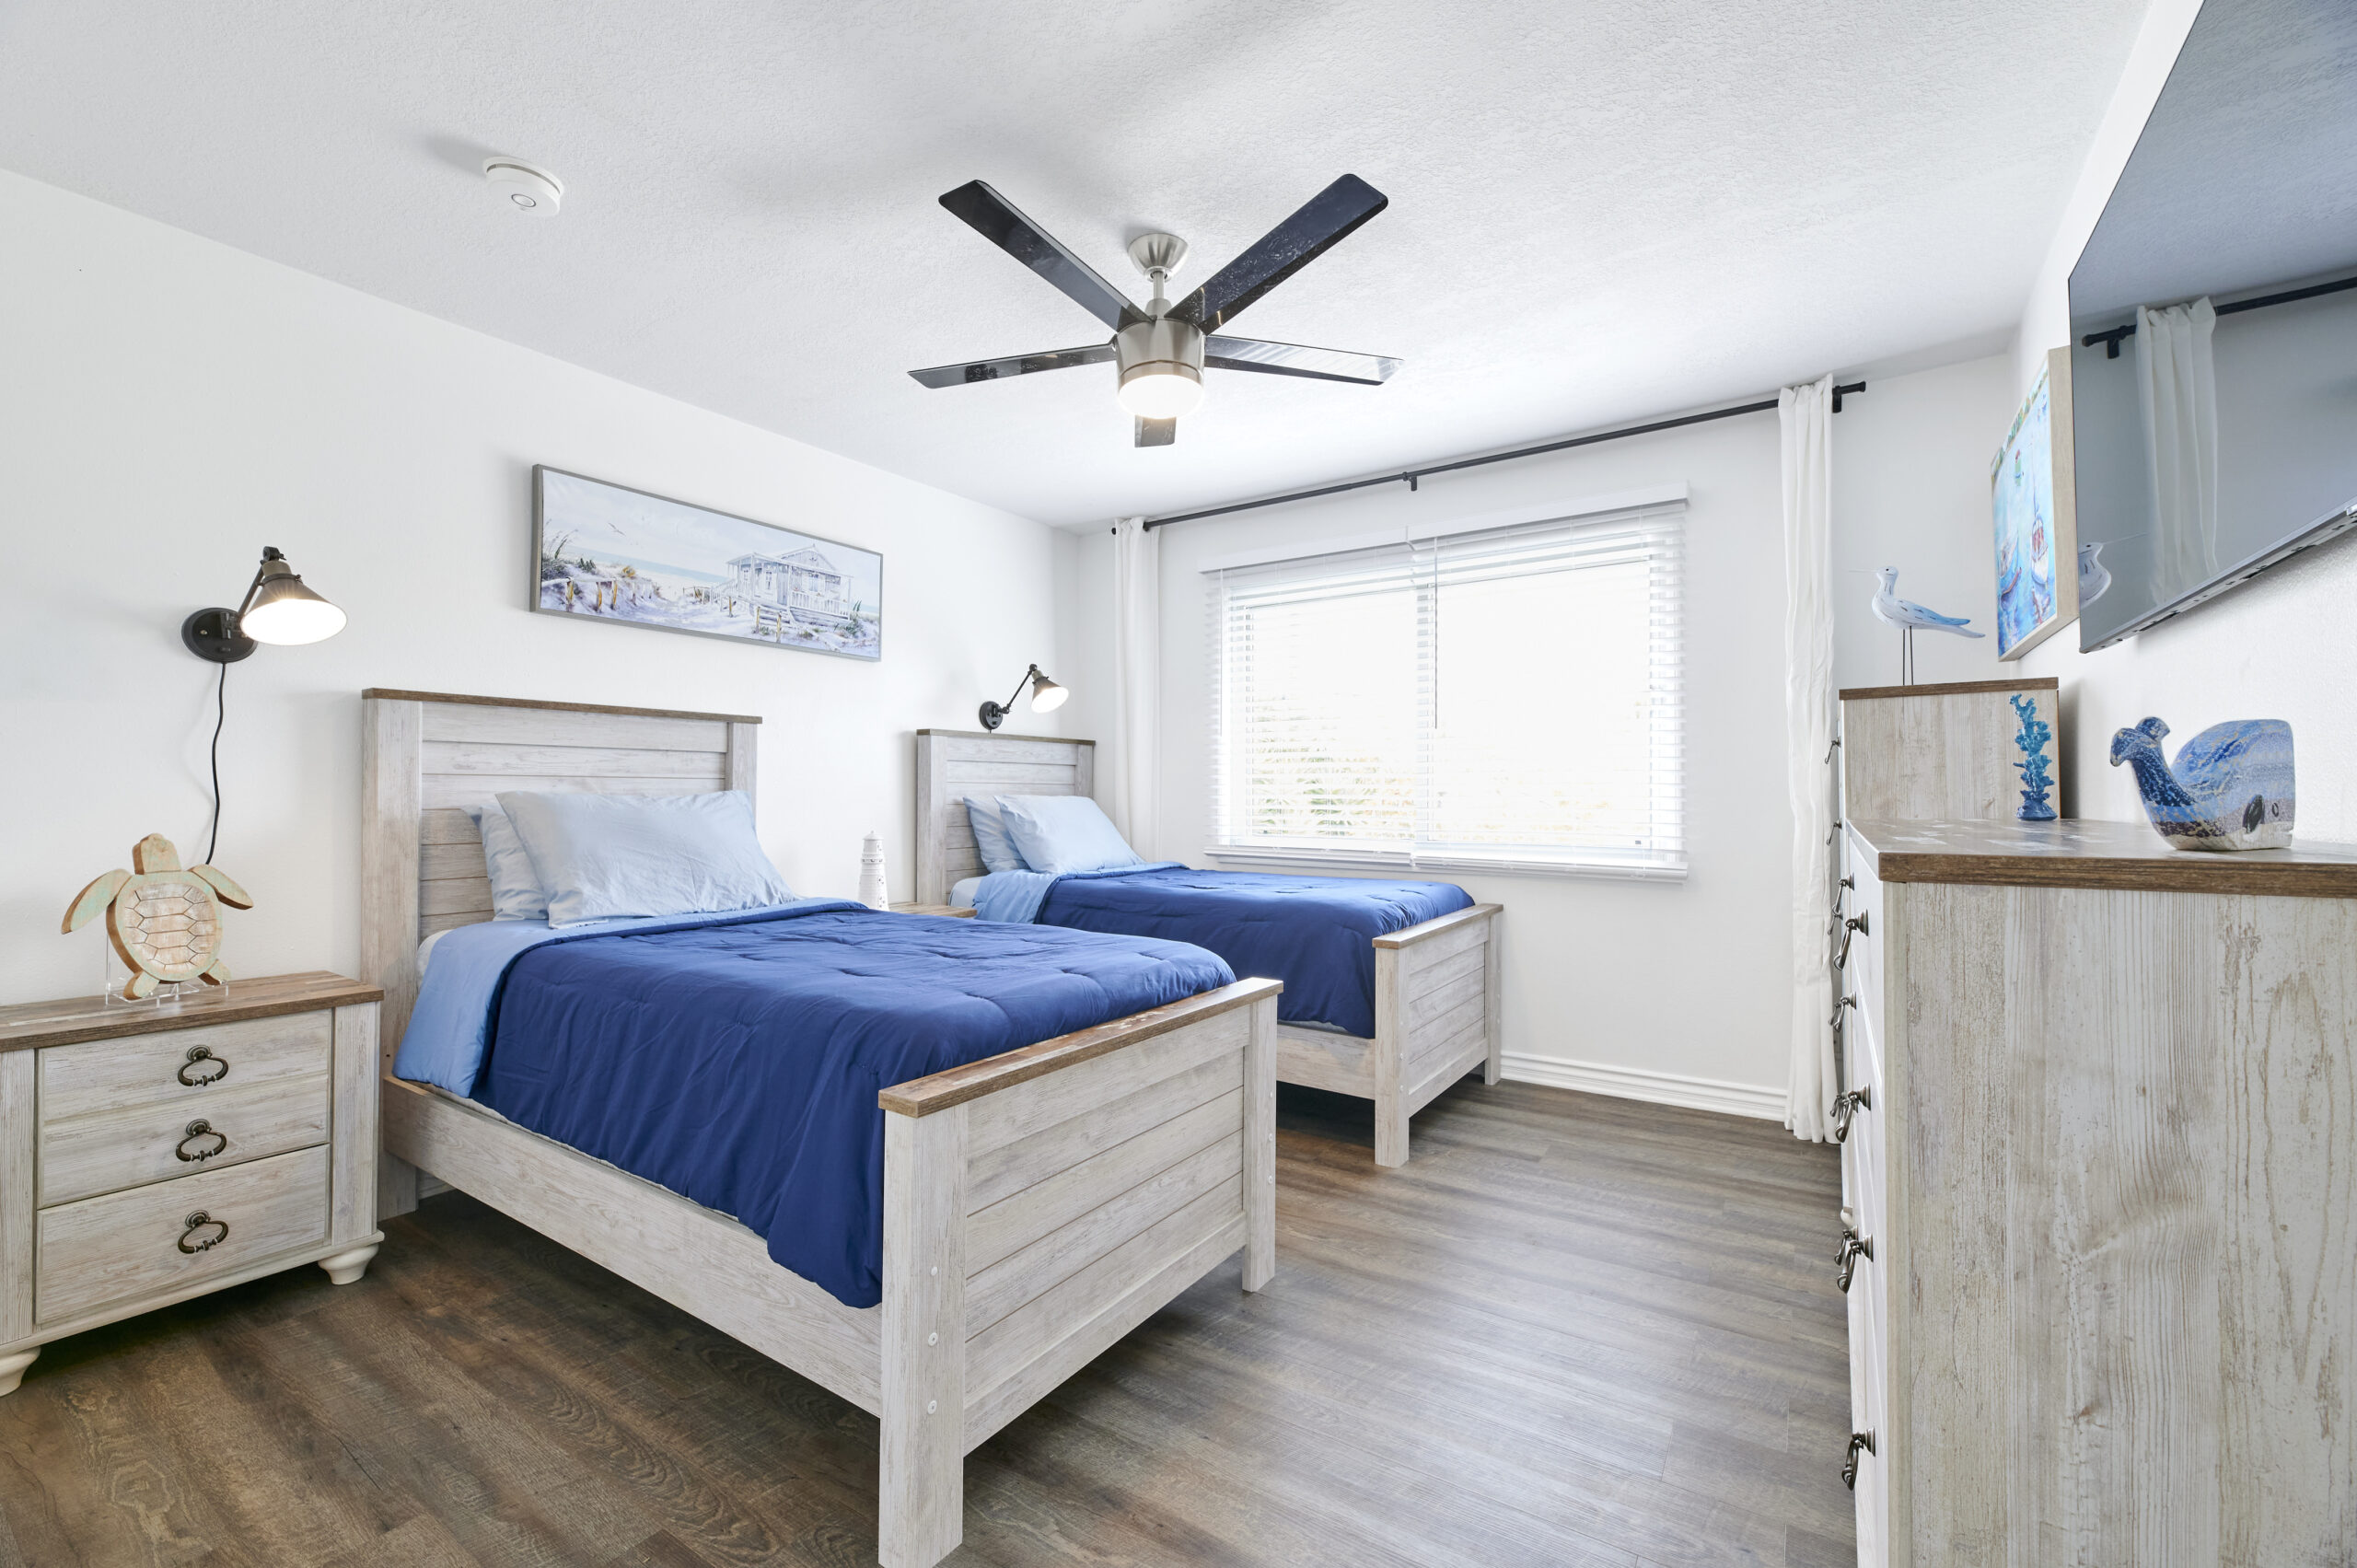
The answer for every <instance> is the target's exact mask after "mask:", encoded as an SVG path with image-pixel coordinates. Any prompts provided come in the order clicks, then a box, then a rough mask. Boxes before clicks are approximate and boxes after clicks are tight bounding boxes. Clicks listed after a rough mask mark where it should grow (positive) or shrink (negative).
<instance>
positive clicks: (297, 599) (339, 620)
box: [238, 550, 344, 645]
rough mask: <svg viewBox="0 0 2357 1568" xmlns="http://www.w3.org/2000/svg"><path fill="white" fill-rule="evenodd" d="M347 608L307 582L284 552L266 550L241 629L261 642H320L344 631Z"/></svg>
mask: <svg viewBox="0 0 2357 1568" xmlns="http://www.w3.org/2000/svg"><path fill="white" fill-rule="evenodd" d="M343 619H344V617H343V610H339V609H337V608H336V607H335V606H334V605H332V604H331V603H329V602H328V601H327V600H326V599H324V598H320V597H319V595H318V594H315V593H313V592H312V591H311V590H310V589H309V588H307V587H304V586H303V579H302V578H301V577H299V576H297V575H296V574H295V569H294V568H293V567H292V566H289V565H288V564H286V558H285V557H284V556H283V555H281V554H279V553H278V552H277V551H275V550H265V551H263V552H262V560H261V571H260V572H259V573H257V574H256V575H255V577H254V586H253V587H251V588H250V589H248V590H247V592H246V602H245V603H244V605H242V606H241V607H239V609H238V631H239V632H240V633H243V634H244V635H246V636H249V637H251V638H252V639H253V640H254V641H255V642H257V643H276V644H281V645H288V644H295V643H317V642H320V641H322V640H324V639H326V638H329V637H332V636H334V635H335V634H336V633H338V632H341V631H343Z"/></svg>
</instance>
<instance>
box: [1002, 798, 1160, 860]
mask: <svg viewBox="0 0 2357 1568" xmlns="http://www.w3.org/2000/svg"><path fill="white" fill-rule="evenodd" d="M998 809H999V816H1000V817H1001V818H1002V819H1004V821H1005V823H1006V834H1007V837H1008V838H1009V839H1011V840H1013V841H1014V842H1015V853H1016V854H1019V855H1021V856H1022V857H1023V864H1024V865H1027V866H1028V867H1029V868H1030V869H1032V870H1034V871H1044V872H1047V873H1049V874H1050V875H1051V876H1057V877H1062V876H1067V875H1069V874H1071V873H1073V872H1075V871H1110V870H1113V869H1115V868H1117V867H1120V866H1123V865H1144V864H1145V861H1144V859H1143V858H1141V857H1140V856H1139V854H1138V852H1137V851H1135V850H1133V849H1132V848H1131V847H1130V845H1129V841H1128V840H1126V839H1124V838H1122V837H1121V831H1120V829H1118V828H1116V827H1114V826H1113V822H1112V819H1110V818H1109V817H1107V816H1106V815H1105V813H1104V811H1103V810H1102V809H1101V808H1099V807H1098V806H1097V802H1095V801H1093V800H1091V799H1089V798H1088V796H1085V795H1002V796H999V797H998Z"/></svg>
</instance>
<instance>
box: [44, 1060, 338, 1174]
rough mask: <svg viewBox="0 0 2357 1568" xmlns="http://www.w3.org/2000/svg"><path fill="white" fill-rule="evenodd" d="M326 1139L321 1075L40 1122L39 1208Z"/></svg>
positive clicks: (325, 1088) (324, 1088)
mask: <svg viewBox="0 0 2357 1568" xmlns="http://www.w3.org/2000/svg"><path fill="white" fill-rule="evenodd" d="M234 1070H235V1069H234V1067H233V1068H232V1071H234ZM193 1093H194V1091H191V1094H192V1095H193ZM192 1112H201V1113H202V1114H192ZM327 1141H328V1080H327V1079H326V1078H325V1077H324V1076H313V1077H307V1078H276V1079H266V1080H264V1081H262V1082H261V1083H254V1084H241V1085H238V1086H230V1085H227V1084H224V1085H222V1086H220V1087H218V1088H215V1089H211V1090H209V1091H207V1092H206V1093H205V1094H204V1095H203V1097H202V1103H201V1104H196V1103H188V1102H185V1101H174V1100H164V1101H160V1102H156V1103H151V1104H148V1105H134V1106H132V1107H130V1108H128V1109H121V1110H101V1111H93V1112H91V1113H90V1114H88V1115H87V1116H75V1117H70V1118H67V1119H65V1120H63V1121H59V1120H54V1119H51V1118H43V1119H42V1121H41V1144H40V1162H41V1163H40V1178H41V1179H40V1188H41V1197H40V1199H39V1202H40V1203H41V1206H42V1207H43V1208H48V1207H51V1206H52V1205H55V1204H58V1203H70V1202H75V1200H77V1199H81V1198H90V1197H95V1196H97V1195H98V1194H99V1193H101V1192H114V1191H121V1190H122V1189H123V1188H126V1187H138V1186H143V1185H145V1183H147V1182H150V1181H162V1180H166V1179H169V1178H172V1177H180V1176H194V1175H196V1174H198V1173H199V1172H202V1171H213V1170H220V1169H224V1168H226V1167H229V1166H233V1165H243V1164H245V1163H246V1162H247V1161H249V1160H257V1159H264V1158H267V1157H268V1156H272V1155H283V1154H285V1153H286V1152H288V1151H289V1150H291V1149H307V1148H309V1147H310V1146H311V1145H312V1144H324V1143H326V1142H327Z"/></svg>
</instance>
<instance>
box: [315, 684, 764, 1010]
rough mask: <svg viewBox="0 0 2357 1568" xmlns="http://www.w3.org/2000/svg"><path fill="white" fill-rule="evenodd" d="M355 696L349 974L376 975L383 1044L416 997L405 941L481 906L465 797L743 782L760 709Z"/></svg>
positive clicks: (487, 902) (477, 849)
mask: <svg viewBox="0 0 2357 1568" xmlns="http://www.w3.org/2000/svg"><path fill="white" fill-rule="evenodd" d="M360 698H361V703H360V706H361V713H362V717H361V764H360V773H361V807H360V818H361V822H360V973H361V977H362V978H363V979H365V980H366V981H368V982H369V983H371V984H372V985H380V986H383V987H384V988H385V1004H384V1012H383V1016H382V1019H381V1023H382V1028H381V1029H380V1030H379V1037H380V1038H381V1039H382V1040H383V1041H384V1042H385V1049H386V1051H387V1054H388V1057H389V1055H390V1052H391V1051H392V1049H393V1048H394V1047H396V1046H398V1045H399V1044H400V1042H401V1031H402V1030H403V1029H404V1028H407V1026H408V1024H409V1013H410V1007H411V1005H412V1003H414V1002H415V1001H416V999H417V945H418V943H420V942H421V941H423V940H424V938H426V937H427V936H429V935H433V934H434V933H435V932H436V931H444V930H447V929H448V928H450V927H451V926H454V925H471V924H473V923H475V922H477V921H482V920H489V919H490V918H491V881H490V878H489V877H488V875H487V873H486V871H485V868H484V865H483V858H482V837H481V836H480V835H479V834H478V833H477V832H476V831H475V825H474V821H473V819H470V817H468V815H467V813H466V811H465V809H464V808H465V807H469V806H478V805H488V804H490V803H491V802H492V801H493V799H494V798H495V797H496V796H498V794H499V792H500V791H501V790H504V789H540V790H568V789H578V790H595V791H598V792H599V793H602V794H607V795H700V794H702V793H704V792H705V791H708V790H721V789H741V790H743V791H744V792H745V793H746V794H747V795H752V794H753V793H754V790H753V766H754V759H755V757H756V756H757V754H758V751H759V742H758V738H759V736H760V734H761V731H760V729H759V728H758V727H757V726H759V725H760V724H761V720H760V719H759V718H757V717H755V716H753V715H750V714H690V713H672V712H668V711H666V710H663V709H660V708H605V707H593V706H591V705H589V704H587V703H528V702H519V701H516V700H513V699H510V698H505V697H455V696H451V695H449V694H447V693H445V692H439V691H383V690H377V689H372V690H369V691H363V692H362V693H360Z"/></svg>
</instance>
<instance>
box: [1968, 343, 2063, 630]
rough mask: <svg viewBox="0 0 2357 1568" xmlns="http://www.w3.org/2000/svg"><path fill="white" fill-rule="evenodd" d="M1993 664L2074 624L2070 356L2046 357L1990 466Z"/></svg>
mask: <svg viewBox="0 0 2357 1568" xmlns="http://www.w3.org/2000/svg"><path fill="white" fill-rule="evenodd" d="M1989 493H1990V494H1989V505H1990V523H1991V542H1992V544H1993V546H1994V556H1995V566H1996V573H1997V657H1998V658H1999V659H2001V660H2011V659H2017V658H2020V657H2021V656H2023V655H2024V654H2026V653H2028V652H2029V651H2030V650H2031V649H2032V648H2034V647H2036V646H2038V645H2039V644H2040V643H2043V642H2044V641H2046V639H2047V638H2049V637H2051V636H2052V635H2054V633H2057V632H2059V631H2061V629H2062V628H2063V627H2065V626H2068V625H2070V624H2071V623H2072V622H2073V621H2076V620H2077V619H2078V618H2079V543H2078V540H2079V529H2078V509H2077V504H2076V482H2075V477H2074V474H2073V467H2072V452H2071V351H2070V350H2069V349H2067V348H2058V349H2054V350H2052V351H2050V352H2049V354H2047V356H2046V367H2045V369H2043V370H2041V371H2040V372H2039V373H2038V383H2037V385H2035V386H2033V387H2032V388H2031V389H2030V391H2029V396H2027V397H2026V398H2025V399H2023V400H2022V406H2021V408H2020V410H2019V412H2016V413H2015V414H2014V424H2013V428H2012V429H2011V430H2009V431H2007V432H2006V434H2005V439H2004V443H2003V445H2002V446H2000V447H1998V448H1997V455H1996V457H1995V458H1994V459H1991V462H1990V465H1989Z"/></svg>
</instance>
